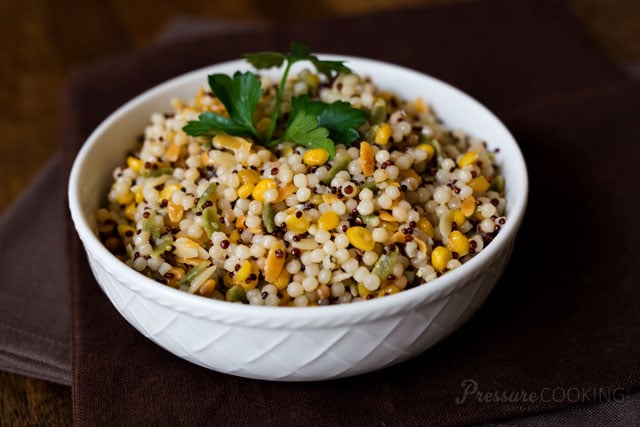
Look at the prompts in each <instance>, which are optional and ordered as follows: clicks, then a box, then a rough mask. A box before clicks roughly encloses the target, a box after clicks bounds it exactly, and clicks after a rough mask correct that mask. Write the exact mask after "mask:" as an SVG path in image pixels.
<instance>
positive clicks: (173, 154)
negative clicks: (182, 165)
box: [164, 142, 180, 162]
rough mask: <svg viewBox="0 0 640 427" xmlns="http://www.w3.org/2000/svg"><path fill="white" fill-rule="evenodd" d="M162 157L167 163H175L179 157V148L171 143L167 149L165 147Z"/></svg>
mask: <svg viewBox="0 0 640 427" xmlns="http://www.w3.org/2000/svg"><path fill="white" fill-rule="evenodd" d="M164 156H165V158H166V159H167V160H168V161H170V162H175V161H176V160H178V157H179V156H180V146H179V145H178V144H176V143H174V142H172V143H171V144H170V145H169V147H167V151H165V153H164Z"/></svg>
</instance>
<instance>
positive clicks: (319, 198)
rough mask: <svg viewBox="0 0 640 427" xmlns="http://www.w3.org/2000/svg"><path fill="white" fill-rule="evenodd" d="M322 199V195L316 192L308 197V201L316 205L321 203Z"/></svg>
mask: <svg viewBox="0 0 640 427" xmlns="http://www.w3.org/2000/svg"><path fill="white" fill-rule="evenodd" d="M322 201H323V200H322V195H320V194H317V193H313V194H312V195H311V197H309V203H312V204H314V205H316V206H318V205H320V204H322Z"/></svg>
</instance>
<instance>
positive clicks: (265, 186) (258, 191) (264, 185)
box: [251, 178, 278, 202]
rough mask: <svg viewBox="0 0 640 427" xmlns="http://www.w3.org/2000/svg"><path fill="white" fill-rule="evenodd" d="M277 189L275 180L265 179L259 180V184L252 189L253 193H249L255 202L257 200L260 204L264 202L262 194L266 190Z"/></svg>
mask: <svg viewBox="0 0 640 427" xmlns="http://www.w3.org/2000/svg"><path fill="white" fill-rule="evenodd" d="M277 189H278V184H277V183H276V181H275V179H272V178H265V179H262V180H260V182H258V183H257V184H256V186H255V188H254V189H253V191H252V192H251V195H252V196H253V198H254V199H255V200H259V201H261V202H264V193H265V191H267V190H277Z"/></svg>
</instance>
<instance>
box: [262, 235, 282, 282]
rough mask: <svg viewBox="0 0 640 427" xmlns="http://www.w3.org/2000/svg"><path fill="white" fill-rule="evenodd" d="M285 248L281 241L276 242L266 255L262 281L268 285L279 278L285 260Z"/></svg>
mask: <svg viewBox="0 0 640 427" xmlns="http://www.w3.org/2000/svg"><path fill="white" fill-rule="evenodd" d="M286 254H287V252H286V248H285V246H284V242H283V241H282V240H278V241H277V242H276V243H275V244H274V245H273V246H271V248H270V249H269V253H268V254H267V262H266V264H265V265H264V280H266V281H267V282H269V283H273V282H275V281H276V280H277V279H278V277H279V276H280V272H281V271H282V267H284V261H285V258H286Z"/></svg>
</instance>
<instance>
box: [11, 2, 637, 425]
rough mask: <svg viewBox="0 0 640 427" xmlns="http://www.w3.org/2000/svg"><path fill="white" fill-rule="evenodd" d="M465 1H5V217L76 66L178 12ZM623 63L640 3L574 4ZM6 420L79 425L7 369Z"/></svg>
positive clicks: (271, 16)
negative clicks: (67, 80) (69, 76)
mask: <svg viewBox="0 0 640 427" xmlns="http://www.w3.org/2000/svg"><path fill="white" fill-rule="evenodd" d="M454 1H464V0H350V1H344V0H323V1H315V2H299V1H296V0H284V1H279V2H273V1H271V0H237V1H225V0H208V1H191V2H184V1H183V2H175V1H173V0H154V1H142V0H138V1H135V2H132V1H129V0H108V1H102V0H68V1H64V2H60V1H58V0H26V1H25V0H20V1H18V0H0V84H1V85H2V86H1V87H0V111H2V115H0V135H1V139H0V186H1V189H0V213H1V212H2V211H3V210H5V209H6V208H7V207H8V206H9V204H10V203H11V202H13V201H14V200H15V199H16V197H18V195H19V194H20V192H21V191H23V190H24V189H25V188H26V186H27V184H28V182H29V181H30V180H31V179H32V178H33V177H34V176H35V175H36V174H37V172H38V171H39V170H40V168H41V167H42V166H43V165H44V163H45V162H46V161H47V159H48V158H50V156H51V155H52V153H53V152H54V151H55V150H56V149H57V147H58V146H59V135H60V103H61V93H62V91H63V90H64V82H65V78H66V77H67V75H68V74H69V72H70V71H71V70H72V69H73V68H74V67H76V66H78V65H80V64H83V63H87V62H90V61H94V60H98V59H100V58H104V57H106V56H109V55H111V54H113V53H116V52H120V51H124V50H126V49H130V48H133V47H140V46H145V45H148V44H149V43H152V42H153V39H154V37H156V36H157V34H158V33H159V32H160V31H161V30H162V29H163V28H164V27H165V26H166V25H167V24H168V23H169V22H170V20H171V19H172V18H173V17H175V16H177V15H182V16H187V15H191V16H199V17H211V18H216V19H226V20H236V21H238V20H240V21H247V20H250V21H270V22H288V21H293V20H298V19H308V18H310V17H331V16H337V15H347V14H355V13H360V12H365V11H372V10H390V9H393V8H399V7H405V6H417V5H432V4H438V3H451V2H454ZM569 4H570V6H571V8H572V10H573V12H574V14H575V16H576V17H577V18H578V20H579V21H580V22H581V23H582V24H583V26H584V28H585V29H586V30H587V32H588V33H589V35H590V37H592V38H593V39H594V40H595V41H596V43H597V44H598V45H599V46H600V47H601V48H602V50H603V51H604V52H605V53H606V54H607V55H609V56H610V57H611V58H612V59H614V60H618V61H640V25H638V24H637V23H638V22H640V2H638V1H637V0H607V1H602V0H569ZM0 424H2V425H52V426H55V425H62V426H64V425H71V424H72V420H71V397H70V390H69V388H68V387H64V386H60V385H56V384H51V383H48V382H45V381H39V380H35V379H31V378H26V377H23V376H20V375H14V374H9V373H5V372H0Z"/></svg>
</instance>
